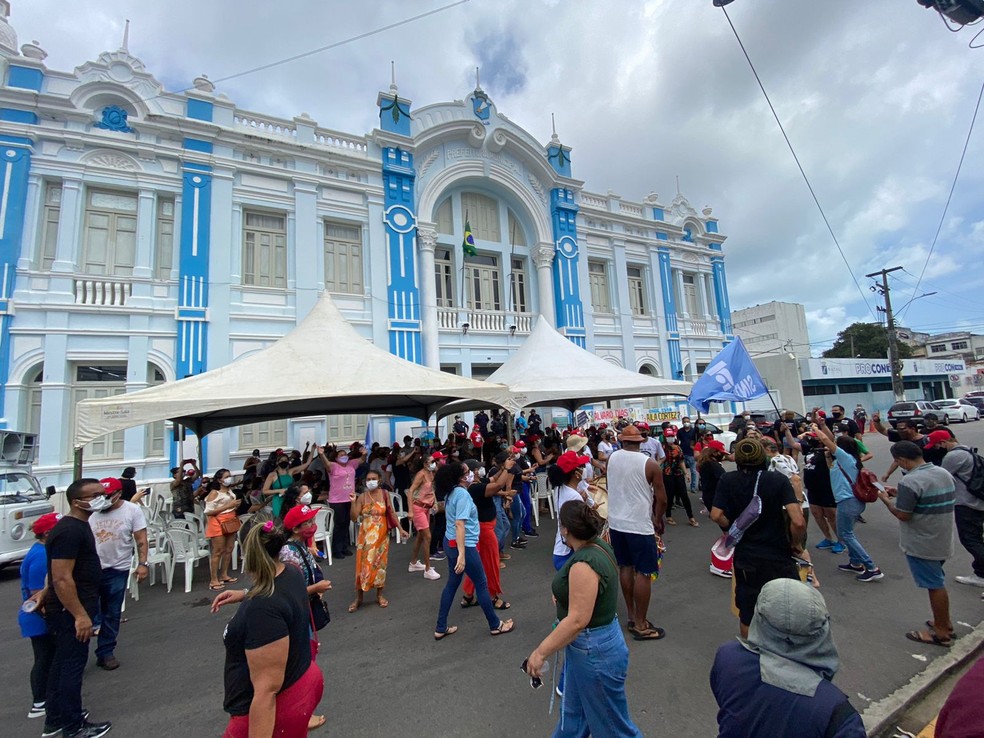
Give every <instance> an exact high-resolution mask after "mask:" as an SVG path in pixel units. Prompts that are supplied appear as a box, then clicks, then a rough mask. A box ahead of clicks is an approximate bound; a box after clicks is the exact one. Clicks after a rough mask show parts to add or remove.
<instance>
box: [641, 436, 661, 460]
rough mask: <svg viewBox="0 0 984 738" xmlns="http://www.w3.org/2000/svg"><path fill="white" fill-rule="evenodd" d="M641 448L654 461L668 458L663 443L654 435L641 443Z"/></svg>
mask: <svg viewBox="0 0 984 738" xmlns="http://www.w3.org/2000/svg"><path fill="white" fill-rule="evenodd" d="M639 450H640V451H642V453H644V454H645V455H646V456H648V457H649V458H650V459H652V460H653V461H659V460H660V459H665V458H666V451H664V450H663V444H662V443H660V442H659V441H657V440H656V439H655V438H653V437H652V436H650V437H649V438H647V439H646V440H645V441H644V442H643V443H641V444H639Z"/></svg>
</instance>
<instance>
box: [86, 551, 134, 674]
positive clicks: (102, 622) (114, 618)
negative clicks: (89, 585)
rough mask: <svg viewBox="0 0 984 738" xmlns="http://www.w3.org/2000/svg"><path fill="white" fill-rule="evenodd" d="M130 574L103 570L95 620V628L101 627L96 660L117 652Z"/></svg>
mask: <svg viewBox="0 0 984 738" xmlns="http://www.w3.org/2000/svg"><path fill="white" fill-rule="evenodd" d="M129 576H130V572H128V571H120V570H119V569H103V571H102V581H101V582H100V583H99V614H98V615H96V617H95V618H93V620H92V623H93V625H94V626H99V637H98V638H97V640H96V659H97V660H98V661H103V660H105V659H107V658H109V657H110V656H112V655H113V652H114V651H115V650H116V639H117V638H118V637H119V635H120V618H121V617H122V615H123V598H124V597H126V580H127V579H128V578H129Z"/></svg>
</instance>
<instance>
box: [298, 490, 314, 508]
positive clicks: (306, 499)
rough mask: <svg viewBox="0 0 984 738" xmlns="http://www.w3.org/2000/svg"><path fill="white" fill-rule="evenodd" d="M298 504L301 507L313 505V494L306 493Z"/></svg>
mask: <svg viewBox="0 0 984 738" xmlns="http://www.w3.org/2000/svg"><path fill="white" fill-rule="evenodd" d="M297 502H298V504H300V505H310V504H311V493H310V492H305V493H304V494H303V495H301V496H300V497H298V498H297Z"/></svg>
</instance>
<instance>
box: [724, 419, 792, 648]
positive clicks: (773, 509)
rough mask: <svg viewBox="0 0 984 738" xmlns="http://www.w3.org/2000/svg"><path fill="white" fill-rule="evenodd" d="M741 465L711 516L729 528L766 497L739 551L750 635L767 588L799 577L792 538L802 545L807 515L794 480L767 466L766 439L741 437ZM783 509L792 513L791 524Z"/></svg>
mask: <svg viewBox="0 0 984 738" xmlns="http://www.w3.org/2000/svg"><path fill="white" fill-rule="evenodd" d="M735 464H736V465H737V466H738V471H733V472H727V473H726V474H725V475H724V476H722V477H721V479H720V481H719V482H718V487H717V491H716V492H715V493H714V507H712V508H711V520H713V521H714V522H715V523H717V524H718V525H720V526H721V528H723V529H728V528H729V527H730V526H731V524H732V523H733V522H734V521H735V520H738V518H739V516H741V515H742V513H743V512H744V511H745V509H746V508H747V507H748V506H749V503H751V502H752V499H753V498H754V497H755V496H758V497H759V499H760V500H761V512H760V513H759V515H758V517H757V518H756V519H755V520H754V522H752V523H751V524H749V525H748V526H747V527H746V528H745V529H744V535H742V537H741V540H739V542H738V544H737V545H736V546H735V555H734V579H733V581H734V586H735V607H736V608H737V609H738V618H739V620H740V630H741V636H742V638H747V637H748V626H749V625H750V624H751V622H752V615H753V614H754V613H755V603H756V602H757V601H758V596H759V592H761V591H762V587H763V586H765V584H766V583H767V582H771V581H772V580H773V579H799V571H798V568H797V566H796V563H795V562H794V561H793V546H792V544H791V543H790V541H791V540H792V541H795V542H796V543H797V547H799V544H801V543H802V541H803V540H804V536H805V534H806V520H805V519H804V518H803V510H802V508H801V507H800V504H799V501H798V500H797V499H796V493H795V492H794V491H793V486H792V484H790V482H789V480H788V479H787V478H786V477H785V476H784V475H783V474H781V473H780V472H774V471H767V468H768V461H767V459H766V455H765V448H763V446H762V444H761V443H759V442H758V441H757V440H754V439H751V438H745V439H742V440H741V441H739V442H738V443H737V444H736V445H735ZM783 510H785V511H786V513H787V514H788V515H789V526H788V529H787V526H786V518H785V517H784V516H783Z"/></svg>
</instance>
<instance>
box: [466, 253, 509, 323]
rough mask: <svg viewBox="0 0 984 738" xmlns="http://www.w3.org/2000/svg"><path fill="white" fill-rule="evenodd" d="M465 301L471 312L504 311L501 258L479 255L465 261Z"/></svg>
mask: <svg viewBox="0 0 984 738" xmlns="http://www.w3.org/2000/svg"><path fill="white" fill-rule="evenodd" d="M465 299H466V300H467V302H468V308H469V309H470V310H495V311H499V310H502V289H501V284H500V274H499V257H497V256H492V255H490V254H478V255H477V256H469V257H467V258H466V259H465Z"/></svg>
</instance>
